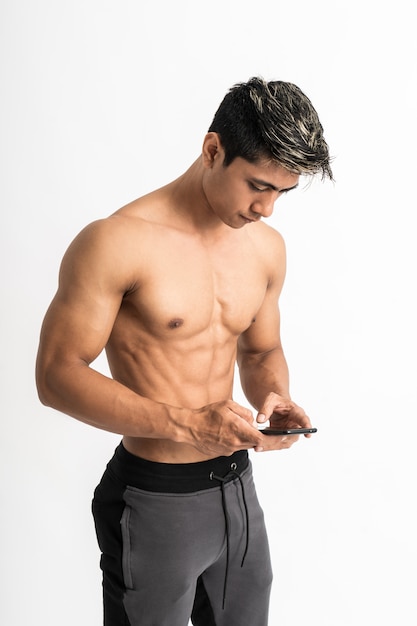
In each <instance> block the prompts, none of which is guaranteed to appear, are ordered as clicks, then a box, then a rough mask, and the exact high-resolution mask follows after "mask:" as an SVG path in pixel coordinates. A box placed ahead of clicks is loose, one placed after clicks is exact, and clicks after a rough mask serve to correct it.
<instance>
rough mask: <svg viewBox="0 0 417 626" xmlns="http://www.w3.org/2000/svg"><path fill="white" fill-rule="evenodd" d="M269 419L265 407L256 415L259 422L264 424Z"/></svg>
mask: <svg viewBox="0 0 417 626" xmlns="http://www.w3.org/2000/svg"><path fill="white" fill-rule="evenodd" d="M268 419H269V418H268V417H267V416H266V413H265V411H264V409H261V411H259V413H258V415H257V416H256V421H257V422H258V424H263V423H264V422H267V421H268Z"/></svg>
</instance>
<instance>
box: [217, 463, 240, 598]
mask: <svg viewBox="0 0 417 626" xmlns="http://www.w3.org/2000/svg"><path fill="white" fill-rule="evenodd" d="M230 467H231V469H230V470H229V472H228V473H227V474H226V475H225V476H217V475H216V474H215V473H214V472H210V480H213V479H214V480H218V481H219V482H220V489H221V493H222V507H223V513H224V521H225V525H226V570H225V575H224V584H223V603H222V608H223V609H224V606H225V602H226V589H227V580H228V576H229V555H230V518H229V512H228V510H227V501H226V493H225V488H224V486H225V483H226V482H228V479H230V476H236V477H237V479H238V480H239V483H240V488H241V491H242V500H243V507H244V509H245V518H246V545H245V551H244V553H243V557H242V561H241V564H240V567H243V564H244V562H245V558H246V554H247V552H248V548H249V512H248V506H247V503H246V496H245V487H244V485H243V481H242V478H241V476H240V474H239V473H238V472H237V471H236V470H237V465H236V463H232V464H231V466H230Z"/></svg>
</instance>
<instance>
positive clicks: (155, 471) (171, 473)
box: [107, 443, 249, 493]
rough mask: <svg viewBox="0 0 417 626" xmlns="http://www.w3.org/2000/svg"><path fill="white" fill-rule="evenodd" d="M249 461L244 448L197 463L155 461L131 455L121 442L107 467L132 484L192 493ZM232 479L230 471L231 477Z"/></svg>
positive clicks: (206, 486)
mask: <svg viewBox="0 0 417 626" xmlns="http://www.w3.org/2000/svg"><path fill="white" fill-rule="evenodd" d="M248 464H249V457H248V452H247V450H240V451H239V452H235V453H234V454H232V455H231V456H220V457H217V458H215V459H209V460H208V461H199V462H198V463H156V462H155V461H148V460H146V459H142V458H141V457H139V456H136V455H134V454H131V453H130V452H128V451H127V450H126V448H125V447H124V446H123V444H122V443H120V444H119V446H118V447H117V448H116V451H115V453H114V456H113V458H112V459H111V461H110V462H109V464H108V466H107V467H108V469H109V470H110V471H111V472H113V473H114V474H115V475H116V476H117V478H118V479H119V480H121V481H122V482H123V483H125V484H126V485H129V486H131V487H136V488H138V489H145V490H146V491H157V492H165V493H192V492H193V491H200V490H202V489H212V488H213V487H214V486H217V485H218V483H217V485H216V483H215V484H213V475H214V474H216V475H218V476H226V475H227V474H229V472H231V471H235V472H236V471H237V472H239V474H240V473H241V472H242V471H243V470H244V469H246V467H247V466H248ZM233 478H234V476H233V474H231V475H230V480H233Z"/></svg>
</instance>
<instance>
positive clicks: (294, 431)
mask: <svg viewBox="0 0 417 626" xmlns="http://www.w3.org/2000/svg"><path fill="white" fill-rule="evenodd" d="M316 432H317V428H286V429H285V430H279V429H278V428H271V427H268V428H264V429H263V430H261V433H263V434H264V435H305V434H306V433H316Z"/></svg>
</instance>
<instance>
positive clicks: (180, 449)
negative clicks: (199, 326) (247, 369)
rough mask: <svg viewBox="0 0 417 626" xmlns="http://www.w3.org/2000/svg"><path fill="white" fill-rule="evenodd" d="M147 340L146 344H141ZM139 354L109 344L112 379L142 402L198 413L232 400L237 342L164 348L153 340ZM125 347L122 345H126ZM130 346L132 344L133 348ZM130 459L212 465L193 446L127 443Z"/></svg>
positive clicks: (156, 441)
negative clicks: (144, 400)
mask: <svg viewBox="0 0 417 626" xmlns="http://www.w3.org/2000/svg"><path fill="white" fill-rule="evenodd" d="M142 339H143V338H142ZM147 339H148V340H147V341H146V343H145V345H143V342H141V343H142V345H141V349H140V350H134V349H133V350H132V349H131V348H130V349H128V348H127V346H126V344H125V345H123V346H119V349H115V348H116V347H115V346H114V345H112V343H110V344H109V345H108V347H107V356H108V360H109V364H110V369H111V371H112V375H113V377H114V378H115V379H116V380H118V381H119V382H122V383H123V384H124V385H126V386H127V387H129V388H130V389H132V390H133V391H135V392H136V393H138V394H139V395H141V396H144V397H146V398H148V399H150V400H153V401H155V402H158V403H163V404H167V405H170V406H175V407H181V408H189V409H199V408H202V407H204V406H207V405H208V404H212V403H215V402H220V401H223V400H228V399H231V398H232V392H233V378H234V366H235V360H236V340H235V339H234V338H232V337H229V340H226V341H223V342H222V343H219V342H213V337H211V341H207V340H208V337H205V338H204V339H205V341H204V340H202V339H203V338H199V339H197V338H195V337H194V338H192V339H189V340H186V339H184V338H182V339H180V337H178V341H176V340H170V339H168V340H166V341H164V342H161V341H155V340H153V341H152V340H149V337H148V338H147ZM122 344H123V342H122ZM131 345H132V342H130V346H131ZM123 445H124V447H125V448H126V450H128V451H129V452H131V453H132V454H134V455H136V456H140V457H142V458H144V459H147V460H150V461H156V462H159V463H194V462H198V461H205V460H207V459H209V458H210V457H209V456H206V455H204V454H202V453H201V452H199V451H198V450H197V448H195V447H193V446H192V445H190V444H186V443H178V442H175V441H171V440H167V439H149V438H142V437H128V436H124V437H123Z"/></svg>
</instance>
